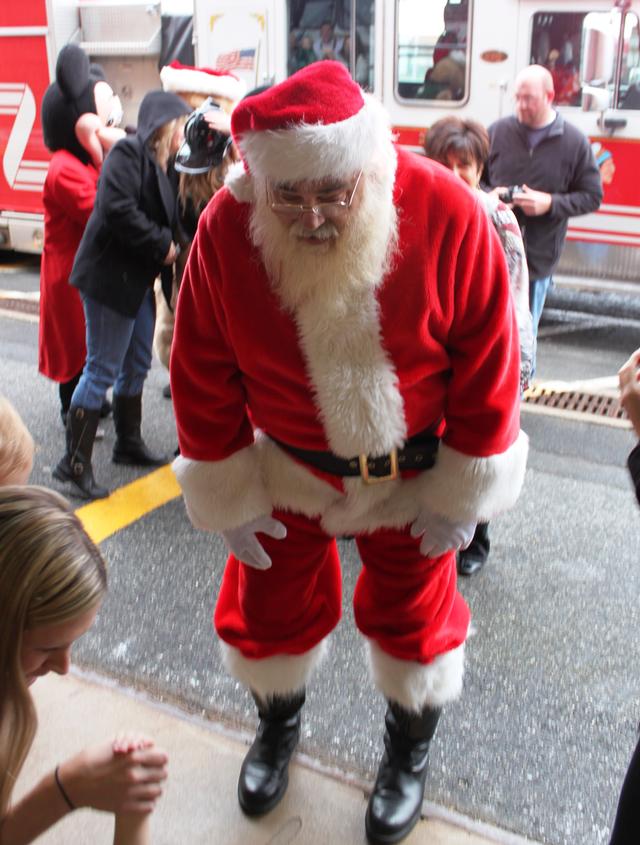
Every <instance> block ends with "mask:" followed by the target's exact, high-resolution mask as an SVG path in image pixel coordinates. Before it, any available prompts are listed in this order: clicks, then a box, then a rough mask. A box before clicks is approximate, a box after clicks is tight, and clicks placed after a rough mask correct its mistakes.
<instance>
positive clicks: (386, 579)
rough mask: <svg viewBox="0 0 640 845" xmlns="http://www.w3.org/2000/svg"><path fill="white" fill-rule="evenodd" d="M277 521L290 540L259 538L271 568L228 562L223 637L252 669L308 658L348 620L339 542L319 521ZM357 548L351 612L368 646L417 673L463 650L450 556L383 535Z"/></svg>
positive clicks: (290, 517) (284, 515)
mask: <svg viewBox="0 0 640 845" xmlns="http://www.w3.org/2000/svg"><path fill="white" fill-rule="evenodd" d="M273 515H274V517H275V518H276V519H279V520H281V521H282V522H284V524H285V525H286V526H287V536H286V538H285V539H284V540H273V539H271V538H270V537H267V536H266V535H263V534H261V535H259V539H260V542H261V543H262V545H263V546H264V548H265V549H266V551H267V554H268V555H269V556H270V557H271V560H272V563H273V565H272V566H271V568H270V569H267V570H258V569H254V568H252V567H250V566H246V565H245V564H243V563H240V562H239V561H238V560H237V559H236V558H235V557H234V556H233V555H231V556H230V557H229V560H228V562H227V566H226V569H225V573H224V578H223V581H222V587H221V589H220V594H219V596H218V601H217V604H216V609H215V614H214V623H215V628H216V630H217V632H218V634H219V635H220V637H221V638H222V639H223V640H224V641H225V642H226V643H228V644H229V645H230V646H233V647H234V648H236V649H238V650H239V651H240V652H241V654H242V655H243V656H244V657H247V658H253V659H262V658H266V657H273V656H275V655H285V654H289V655H299V654H304V653H305V652H307V651H309V650H311V649H312V648H313V647H314V646H316V645H317V644H318V643H319V642H321V640H323V639H324V638H325V637H326V636H327V634H329V632H330V631H331V630H333V628H335V626H336V625H337V623H338V621H339V619H340V615H341V610H342V589H341V580H342V579H341V573H340V560H339V558H338V550H337V546H336V542H335V539H334V538H333V537H330V536H329V535H327V534H325V532H324V531H323V530H322V528H321V527H320V523H319V522H318V521H317V520H312V519H308V518H307V517H305V516H302V515H301V514H294V513H290V512H282V511H275V512H274V514H273ZM356 543H357V545H358V551H359V552H360V557H361V559H362V564H363V568H362V571H361V573H360V576H359V578H358V582H357V584H356V589H355V593H354V599H353V605H354V612H355V619H356V624H357V626H358V628H359V630H360V631H361V632H362V633H363V634H364V635H365V636H366V637H369V638H370V639H371V640H373V641H375V642H376V643H377V644H378V645H379V647H380V648H381V649H382V650H383V651H385V652H386V653H387V654H390V655H392V656H393V657H395V658H398V659H401V660H414V661H418V662H420V663H430V662H431V661H432V660H433V659H434V658H435V657H436V656H437V655H439V654H443V653H444V652H447V651H450V650H451V649H454V648H457V646H459V645H460V644H461V643H463V642H464V640H465V638H466V634H467V629H468V627H469V619H470V613H469V608H468V607H467V605H466V603H465V601H464V599H463V598H462V596H461V595H460V593H459V592H458V590H457V588H456V565H455V555H454V554H453V552H448V553H447V554H445V555H442V556H441V557H439V558H425V557H424V555H422V554H421V553H420V541H419V540H415V539H413V538H412V537H411V536H410V535H409V530H408V528H407V529H405V530H403V531H398V530H394V529H380V530H378V531H375V532H373V533H372V534H366V535H365V534H363V535H360V536H358V537H357V539H356Z"/></svg>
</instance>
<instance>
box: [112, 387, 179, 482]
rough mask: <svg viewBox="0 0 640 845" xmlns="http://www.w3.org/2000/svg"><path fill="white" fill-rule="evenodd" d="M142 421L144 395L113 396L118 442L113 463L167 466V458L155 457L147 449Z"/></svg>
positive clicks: (138, 465)
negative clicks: (143, 436) (142, 431)
mask: <svg viewBox="0 0 640 845" xmlns="http://www.w3.org/2000/svg"><path fill="white" fill-rule="evenodd" d="M141 421H142V393H139V394H138V395H137V396H119V395H116V394H115V393H114V395H113V424H114V426H115V429H116V442H115V445H114V447H113V456H112V459H113V462H114V463H115V464H129V465H130V466H137V467H159V466H162V465H163V464H166V463H167V461H166V458H164V457H162V456H161V455H154V454H153V452H150V451H149V450H148V449H147V446H146V444H145V442H144V440H143V439H142V434H141V432H140V423H141Z"/></svg>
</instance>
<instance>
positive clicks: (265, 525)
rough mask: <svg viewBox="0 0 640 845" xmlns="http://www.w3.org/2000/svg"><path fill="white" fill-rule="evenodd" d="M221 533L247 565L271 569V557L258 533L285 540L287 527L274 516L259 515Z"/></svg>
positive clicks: (230, 548) (233, 553)
mask: <svg viewBox="0 0 640 845" xmlns="http://www.w3.org/2000/svg"><path fill="white" fill-rule="evenodd" d="M220 533H221V534H222V536H223V537H224V541H225V543H226V544H227V546H228V547H229V551H230V552H231V554H232V555H234V556H235V557H237V558H238V560H241V561H242V562H243V563H246V564H247V566H253V568H254V569H269V568H270V566H271V558H270V557H269V555H268V554H267V553H266V552H265V550H264V548H263V547H262V544H261V543H260V541H259V540H258V538H257V537H256V534H266V535H267V536H268V537H273V539H274V540H284V538H285V537H286V536H287V529H286V526H285V525H284V523H283V522H280V521H279V520H278V519H274V518H273V517H272V516H259V517H258V518H257V519H252V520H251V522H246V523H245V524H244V525H239V526H238V527H237V528H232V529H230V530H228V531H221V532H220Z"/></svg>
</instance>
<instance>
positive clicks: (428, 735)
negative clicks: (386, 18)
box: [171, 61, 527, 843]
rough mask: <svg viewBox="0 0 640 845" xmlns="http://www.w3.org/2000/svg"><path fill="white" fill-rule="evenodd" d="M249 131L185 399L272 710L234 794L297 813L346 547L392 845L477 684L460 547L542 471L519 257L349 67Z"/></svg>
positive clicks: (183, 418) (234, 619)
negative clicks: (445, 715)
mask: <svg viewBox="0 0 640 845" xmlns="http://www.w3.org/2000/svg"><path fill="white" fill-rule="evenodd" d="M231 123H232V133H233V137H234V140H235V142H236V144H237V146H238V149H239V150H240V152H241V155H242V158H243V161H242V163H241V164H240V165H238V166H236V168H235V169H232V171H231V172H230V176H229V177H228V179H227V187H226V188H224V189H222V190H220V191H218V193H217V194H216V195H215V197H214V198H213V200H212V201H211V203H210V204H209V205H208V206H207V208H206V209H205V211H204V212H203V214H202V216H201V218H200V222H199V226H198V232H197V235H196V238H195V241H194V243H193V246H192V250H191V254H190V256H189V262H188V264H187V269H186V272H185V276H184V278H183V282H182V286H181V289H180V295H179V298H178V305H177V313H176V330H175V336H174V343H173V348H172V355H171V388H172V393H173V399H174V408H175V413H176V421H177V427H178V437H179V442H180V452H181V454H180V456H179V457H178V458H177V459H176V461H175V462H174V469H175V472H176V475H177V478H178V481H179V483H180V485H181V487H182V491H183V495H184V499H185V503H186V507H187V511H188V514H189V516H190V518H191V521H192V522H193V524H194V525H195V526H196V527H198V528H201V529H203V530H207V531H217V532H220V533H221V534H222V536H223V538H224V540H225V542H226V544H227V546H228V548H229V550H230V557H229V560H228V562H227V565H226V568H225V573H224V579H223V583H222V587H221V590H220V594H219V596H218V600H217V605H216V610H215V626H216V630H217V632H218V634H219V636H220V638H221V640H222V641H223V653H224V658H225V662H226V665H227V667H228V669H229V670H230V671H231V672H232V674H233V675H235V677H236V678H238V679H239V680H240V681H241V682H242V683H243V684H245V685H246V686H247V687H249V689H250V690H251V692H252V693H253V696H254V698H255V701H256V703H257V707H258V713H259V716H260V725H259V728H258V731H257V734H256V739H255V741H254V743H253V745H252V746H251V748H250V750H249V752H248V754H247V756H246V758H245V760H244V763H243V765H242V768H241V772H240V779H239V784H238V798H239V802H240V805H241V808H242V809H243V811H244V812H245V813H247V814H250V815H258V814H261V813H265V812H267V811H269V810H270V809H272V808H273V807H275V806H276V804H277V803H278V802H279V801H280V799H281V798H282V796H283V795H284V792H285V790H286V787H287V782H288V775H287V767H288V763H289V760H290V757H291V755H292V753H293V750H294V749H295V746H296V743H297V741H298V738H299V733H300V718H301V708H302V706H303V703H304V700H305V688H306V685H307V683H308V681H309V678H310V676H311V673H312V670H313V668H314V666H315V665H316V664H317V663H318V661H319V660H320V659H321V657H322V655H323V653H324V651H325V647H326V641H327V638H328V636H329V634H330V632H331V631H332V630H333V628H334V627H335V626H336V625H337V624H338V621H339V619H340V615H341V601H342V600H341V576H340V561H339V558H338V552H337V546H336V542H335V537H336V536H340V535H344V534H351V535H353V536H354V537H355V542H356V544H357V548H358V551H359V553H360V557H361V559H362V564H363V568H362V572H361V573H360V576H359V579H358V582H357V585H356V589H355V594H354V600H353V601H354V611H355V621H356V624H357V626H358V628H359V630H360V632H361V633H362V634H363V635H364V637H365V638H366V643H367V646H368V651H369V660H370V665H371V670H372V675H373V680H374V682H375V683H376V685H377V686H378V687H379V689H380V690H381V692H382V693H383V694H384V696H385V697H386V698H387V700H388V709H387V714H386V719H385V724H386V735H385V747H386V752H385V754H384V756H383V757H382V760H381V762H380V767H379V770H378V776H377V779H376V783H375V785H374V787H373V792H372V795H371V798H370V800H369V804H368V808H367V814H366V820H365V826H366V832H367V836H368V837H369V840H370V841H371V842H373V843H376V842H397V841H399V840H400V839H402V838H403V837H404V836H405V835H406V834H407V833H408V832H409V831H410V830H411V829H412V827H413V826H414V825H415V823H416V822H417V820H418V818H419V817H420V810H421V807H422V800H423V794H424V787H425V780H426V771H427V760H428V751H429V746H430V742H431V740H432V737H433V735H434V732H435V729H436V725H437V722H438V719H439V717H440V712H441V709H442V707H443V706H444V705H445V704H446V703H447V702H450V701H452V700H454V699H455V698H456V697H457V696H459V694H460V692H461V688H462V676H463V655H464V643H465V639H466V637H467V633H468V629H469V622H470V612H469V608H468V607H467V605H466V603H465V601H464V599H463V598H462V596H461V595H460V593H459V592H458V590H457V586H456V562H455V551H456V549H459V548H461V547H462V546H464V545H465V544H466V543H468V542H469V540H470V539H471V537H472V536H473V532H474V529H475V526H476V523H477V522H478V521H479V520H483V519H484V520H486V519H489V518H491V517H492V516H494V515H495V514H497V513H498V512H500V511H502V510H503V509H505V508H508V507H509V506H511V505H512V504H513V502H514V501H515V500H516V498H517V496H518V493H519V491H520V488H521V485H522V482H523V478H524V472H525V464H526V454H527V438H526V435H524V434H523V433H522V432H521V431H520V422H519V350H518V331H517V326H516V319H515V314H514V309H513V305H512V297H511V294H510V290H509V279H508V272H507V266H506V262H505V258H504V253H503V251H502V248H501V246H500V243H499V241H498V239H497V236H496V234H495V232H494V231H493V227H492V226H491V224H490V222H489V220H488V217H487V215H486V214H485V213H484V210H483V209H482V208H481V207H480V205H479V202H478V199H477V198H476V197H475V196H474V195H473V194H472V193H471V192H470V191H469V190H468V189H467V188H466V187H465V186H464V185H462V182H461V181H460V180H459V179H458V178H457V177H456V176H454V175H453V174H452V173H450V172H448V171H446V170H444V169H443V168H442V167H440V166H439V165H437V164H435V163H433V162H430V161H428V160H426V159H423V158H420V157H418V156H416V155H415V154H413V153H410V152H406V151H403V150H401V149H398V148H396V147H395V146H394V144H393V141H392V135H391V129H390V125H389V119H388V116H387V115H386V113H385V112H384V110H383V109H382V106H381V105H380V104H379V103H378V102H377V101H376V100H375V99H374V98H373V97H372V96H371V95H368V94H365V93H363V91H362V90H361V89H360V87H359V86H358V85H357V84H356V83H355V82H353V80H352V79H351V78H350V76H349V74H348V72H347V70H346V69H345V68H344V66H343V65H341V64H340V63H339V62H331V61H324V62H319V63H316V64H312V65H309V66H308V67H305V68H303V69H302V70H300V71H298V72H297V73H296V74H294V75H293V76H291V77H290V78H289V79H288V80H286V81H285V82H282V83H280V84H279V85H275V86H273V87H271V88H269V89H267V90H266V91H264V92H262V93H258V94H255V95H253V96H248V97H246V98H245V99H244V100H242V101H241V102H240V103H239V104H238V106H236V109H235V110H234V112H233V114H232V121H231Z"/></svg>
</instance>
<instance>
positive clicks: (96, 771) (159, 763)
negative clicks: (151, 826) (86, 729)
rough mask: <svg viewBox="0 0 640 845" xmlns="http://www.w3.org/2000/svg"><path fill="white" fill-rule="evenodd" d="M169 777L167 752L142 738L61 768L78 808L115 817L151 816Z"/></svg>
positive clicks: (122, 740) (97, 749) (90, 752)
mask: <svg viewBox="0 0 640 845" xmlns="http://www.w3.org/2000/svg"><path fill="white" fill-rule="evenodd" d="M166 777H167V754H166V752H164V751H163V750H162V749H160V748H156V747H155V745H154V743H153V741H152V740H150V739H148V738H147V737H144V736H141V735H135V736H129V735H127V736H124V737H119V738H118V739H116V740H115V742H108V743H103V744H102V745H97V746H94V747H92V748H87V749H85V750H84V751H81V752H80V754H77V755H76V756H75V757H72V758H71V759H70V760H67V761H66V762H65V763H63V764H62V765H61V766H60V779H61V781H62V783H63V785H64V788H65V790H66V791H67V793H68V794H69V797H70V799H71V800H72V801H73V802H74V804H75V805H76V806H77V807H93V808H94V809H95V810H105V811H107V812H112V813H150V812H151V811H152V810H153V808H154V806H155V803H156V801H157V799H158V798H159V797H160V795H161V794H162V783H163V781H164V780H166Z"/></svg>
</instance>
